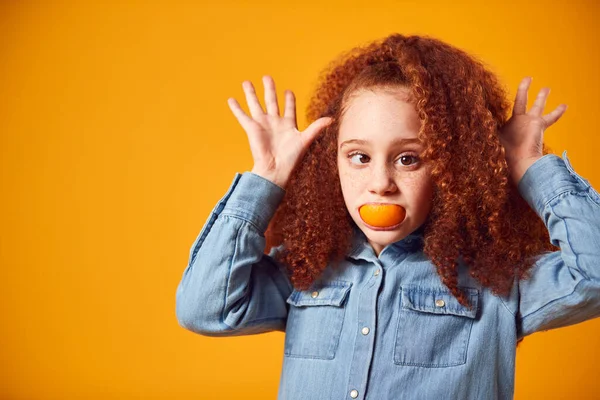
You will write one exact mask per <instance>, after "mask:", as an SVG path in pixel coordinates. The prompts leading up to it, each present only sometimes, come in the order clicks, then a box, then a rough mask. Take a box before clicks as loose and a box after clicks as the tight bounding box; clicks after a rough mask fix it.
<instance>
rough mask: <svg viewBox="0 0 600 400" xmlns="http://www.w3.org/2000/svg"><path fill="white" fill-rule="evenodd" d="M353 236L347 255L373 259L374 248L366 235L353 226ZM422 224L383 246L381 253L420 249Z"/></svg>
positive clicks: (374, 256)
mask: <svg viewBox="0 0 600 400" xmlns="http://www.w3.org/2000/svg"><path fill="white" fill-rule="evenodd" d="M353 232H354V236H353V239H352V250H351V251H350V252H349V253H348V255H347V257H350V258H353V259H356V260H358V259H363V260H369V261H370V260H373V259H377V258H378V257H377V256H376V255H375V250H373V247H372V246H371V244H370V243H369V242H368V241H367V237H366V236H365V234H364V233H363V231H361V230H360V229H359V228H358V227H357V226H355V225H354V226H353ZM423 232H424V229H423V225H421V226H420V227H419V228H418V229H417V230H415V231H414V232H412V233H411V234H409V235H408V236H406V237H405V238H403V239H401V240H398V241H397V242H394V243H390V244H388V245H387V246H385V247H384V248H383V250H382V251H381V253H380V254H379V255H380V256H381V254H383V253H384V252H389V251H390V250H393V251H396V252H413V251H417V250H420V249H421V248H422V247H423V243H424V237H423Z"/></svg>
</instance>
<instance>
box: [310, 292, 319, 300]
mask: <svg viewBox="0 0 600 400" xmlns="http://www.w3.org/2000/svg"><path fill="white" fill-rule="evenodd" d="M318 295H319V292H317V291H315V292H312V294H311V296H312V298H313V299H314V298H316V297H317V296H318Z"/></svg>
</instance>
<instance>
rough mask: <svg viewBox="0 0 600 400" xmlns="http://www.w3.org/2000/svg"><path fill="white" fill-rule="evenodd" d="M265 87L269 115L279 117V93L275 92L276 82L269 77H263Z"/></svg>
mask: <svg viewBox="0 0 600 400" xmlns="http://www.w3.org/2000/svg"><path fill="white" fill-rule="evenodd" d="M263 85H264V86H265V104H266V105H267V114H269V115H273V116H276V117H278V116H279V105H278V104H277V92H276V91H275V81H273V78H271V77H270V76H269V75H265V76H263Z"/></svg>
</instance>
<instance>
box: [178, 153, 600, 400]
mask: <svg viewBox="0 0 600 400" xmlns="http://www.w3.org/2000/svg"><path fill="white" fill-rule="evenodd" d="M518 190H519V192H520V194H521V196H523V198H524V199H525V200H526V201H527V202H528V204H529V205H530V206H531V207H532V209H533V210H535V212H536V213H537V214H538V215H539V217H540V218H541V219H542V220H543V221H544V223H545V225H546V227H547V228H548V231H549V233H550V239H551V242H552V243H553V244H554V245H556V246H559V247H560V249H561V250H560V251H555V252H544V253H542V254H540V255H539V256H538V257H536V258H535V260H536V263H535V265H534V266H533V270H532V277H531V278H530V279H529V280H522V281H516V282H515V285H513V289H512V292H511V293H510V295H507V296H496V295H494V294H492V293H491V291H490V290H489V289H488V288H486V287H483V286H482V285H481V284H479V283H478V282H477V281H475V280H474V279H473V278H472V277H470V276H469V274H468V270H467V268H466V267H465V265H464V264H462V263H461V264H460V268H459V277H458V285H459V286H460V287H462V288H464V289H465V290H466V292H467V293H468V295H469V297H470V300H471V303H472V304H474V305H475V307H474V308H473V309H472V310H471V309H469V308H466V307H464V306H462V305H461V304H460V303H459V302H458V301H457V300H456V299H455V298H454V297H453V296H452V294H451V293H450V291H449V290H448V288H447V287H445V286H444V284H443V283H442V282H441V280H440V278H439V276H438V274H437V273H436V269H435V266H434V265H433V263H431V261H430V260H429V259H428V258H427V257H426V256H425V254H424V253H423V252H422V245H423V236H422V232H421V231H420V230H417V231H415V232H413V233H412V234H411V235H409V236H407V237H406V238H404V239H402V240H400V241H397V242H395V243H392V244H388V245H387V246H386V247H385V248H384V249H383V250H382V251H381V253H380V255H379V257H377V256H376V254H375V252H374V250H373V248H372V247H371V246H370V244H369V243H368V242H367V241H366V237H365V235H364V234H363V233H362V232H361V231H359V230H358V229H357V230H356V232H355V233H356V235H355V237H354V238H353V241H354V242H353V244H354V247H353V249H352V251H351V252H350V253H349V254H348V255H347V257H345V259H344V263H343V264H342V265H340V267H339V268H336V269H332V268H330V267H328V268H327V269H325V271H324V272H323V275H322V276H321V277H320V278H319V279H318V281H316V282H315V283H314V284H313V286H312V287H311V288H310V290H306V291H298V290H295V289H294V288H293V287H292V285H291V283H290V281H289V279H288V278H287V276H286V274H285V272H284V269H283V267H282V265H280V264H279V263H278V262H276V261H275V260H274V258H273V257H274V255H275V253H276V252H277V251H280V250H281V248H282V247H281V246H278V247H273V248H271V249H270V251H269V252H268V254H265V252H264V251H265V243H266V241H265V237H264V232H265V230H266V228H267V226H268V224H269V221H270V220H271V218H272V217H273V215H274V213H275V211H276V209H277V207H278V205H279V204H280V202H281V201H282V199H283V195H284V193H285V190H284V189H283V188H281V187H279V186H278V185H276V184H274V183H272V182H270V181H269V180H267V179H264V178H262V177H260V176H258V175H256V174H253V173H251V172H244V173H243V174H239V173H236V175H235V177H234V179H233V182H232V183H231V186H230V187H229V190H228V191H227V193H226V194H225V196H223V198H222V199H221V200H220V201H219V202H218V203H217V205H216V206H215V207H214V209H213V210H212V212H211V214H210V216H209V217H208V220H207V221H206V223H205V225H204V227H203V228H202V230H201V231H200V233H199V235H198V237H197V238H196V240H195V242H194V243H193V245H192V247H191V250H190V255H189V263H188V265H187V267H186V269H185V271H184V272H183V276H182V279H181V282H180V283H179V285H178V287H177V293H176V315H177V319H178V322H179V324H180V325H181V326H182V327H183V328H185V329H188V330H190V331H193V332H196V333H198V334H200V335H205V336H238V335H253V334H258V333H262V332H269V331H284V332H285V344H284V354H283V365H282V371H281V376H280V384H279V389H278V399H287V400H296V399H298V400H299V399H302V400H312V399H315V400H317V399H318V400H323V399H335V400H338V399H339V400H341V399H369V400H384V399H436V400H437V399H478V400H481V399H512V398H513V393H514V376H515V356H516V342H517V340H518V339H520V338H521V337H524V336H527V335H530V334H532V333H534V332H538V331H542V330H548V329H553V328H559V327H563V326H567V325H572V324H576V323H579V322H582V321H585V320H589V319H591V318H596V317H598V316H600V196H599V195H598V192H597V191H596V190H594V188H592V187H591V186H590V184H589V182H588V181H587V180H586V179H584V178H583V177H581V176H580V175H578V174H577V173H576V172H575V171H574V170H573V168H572V166H571V165H570V162H569V160H568V158H567V156H566V151H565V152H564V153H563V156H562V159H561V158H560V157H558V156H556V155H554V154H547V155H545V156H543V157H542V158H540V159H539V160H537V161H536V162H535V163H534V164H533V165H531V166H530V167H529V169H528V170H527V171H526V172H525V174H524V175H523V177H522V179H521V181H520V182H519V185H518ZM282 246H283V245H282ZM459 261H460V260H459Z"/></svg>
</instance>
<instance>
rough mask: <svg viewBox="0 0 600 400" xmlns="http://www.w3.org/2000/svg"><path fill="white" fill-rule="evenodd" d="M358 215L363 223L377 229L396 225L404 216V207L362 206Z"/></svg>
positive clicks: (392, 205) (384, 205)
mask: <svg viewBox="0 0 600 400" xmlns="http://www.w3.org/2000/svg"><path fill="white" fill-rule="evenodd" d="M358 213H359V214H360V217H361V218H362V220H363V221H364V222H366V223H367V224H369V225H371V226H374V227H377V228H385V227H388V226H394V225H397V224H399V223H400V222H402V221H403V220H404V217H405V216H406V210H405V209H404V207H402V206H399V205H397V204H381V203H368V204H363V205H362V206H361V207H360V208H359V209H358Z"/></svg>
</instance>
